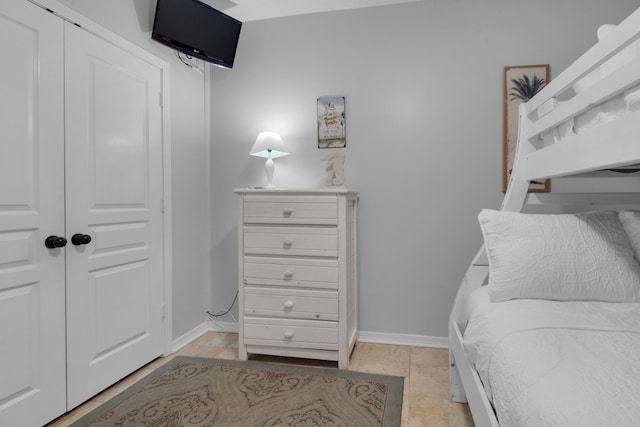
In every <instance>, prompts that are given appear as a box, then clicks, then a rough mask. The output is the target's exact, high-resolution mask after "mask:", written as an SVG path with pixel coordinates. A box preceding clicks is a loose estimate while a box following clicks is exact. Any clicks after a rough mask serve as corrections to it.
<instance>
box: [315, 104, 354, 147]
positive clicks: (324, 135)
mask: <svg viewBox="0 0 640 427" xmlns="http://www.w3.org/2000/svg"><path fill="white" fill-rule="evenodd" d="M317 108H318V110H317V111H318V115H317V125H318V148H344V147H346V146H347V133H346V132H347V129H346V117H345V97H344V96H321V97H319V98H318V100H317Z"/></svg>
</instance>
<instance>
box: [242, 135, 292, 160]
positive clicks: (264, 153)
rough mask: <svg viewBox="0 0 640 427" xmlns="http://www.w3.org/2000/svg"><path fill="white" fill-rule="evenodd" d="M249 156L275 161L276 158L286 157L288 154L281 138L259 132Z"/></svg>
mask: <svg viewBox="0 0 640 427" xmlns="http://www.w3.org/2000/svg"><path fill="white" fill-rule="evenodd" d="M249 154H251V155H252V156H259V157H268V158H272V159H275V158H277V157H282V156H286V155H287V154H289V151H288V149H287V146H286V145H284V141H283V140H282V137H281V136H280V135H279V134H277V133H275V132H270V131H265V132H260V134H258V137H257V138H256V142H254V143H253V147H251V151H249Z"/></svg>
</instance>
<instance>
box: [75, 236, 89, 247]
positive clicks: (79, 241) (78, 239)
mask: <svg viewBox="0 0 640 427" xmlns="http://www.w3.org/2000/svg"><path fill="white" fill-rule="evenodd" d="M89 242H91V236H89V235H88V234H81V233H76V234H74V235H73V236H71V243H73V244H74V245H76V246H78V245H86V244H87V243H89Z"/></svg>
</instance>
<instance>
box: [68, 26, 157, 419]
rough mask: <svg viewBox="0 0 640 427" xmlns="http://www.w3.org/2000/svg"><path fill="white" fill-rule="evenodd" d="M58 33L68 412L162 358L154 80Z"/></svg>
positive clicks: (125, 60) (128, 62)
mask: <svg viewBox="0 0 640 427" xmlns="http://www.w3.org/2000/svg"><path fill="white" fill-rule="evenodd" d="M65 25H66V26H65V61H66V62H65V64H66V71H65V73H66V74H65V88H66V94H65V110H66V125H65V126H66V128H65V132H66V154H65V158H66V201H67V210H66V211H67V214H66V224H67V236H68V238H69V240H70V241H69V245H68V246H67V345H68V347H67V370H68V375H67V381H68V382H67V384H68V407H69V409H71V408H73V407H75V406H77V405H78V404H80V403H81V402H83V401H84V400H86V399H87V398H89V397H91V396H92V395H94V394H96V393H97V392H99V391H100V390H102V389H104V388H105V387H107V386H109V385H110V384H112V383H114V382H115V381H117V380H118V379H120V378H122V377H123V376H125V375H127V374H128V373H130V372H132V371H134V370H136V369H138V368H139V367H141V366H143V365H144V364H146V363H148V362H149V361H151V360H153V359H154V358H156V357H158V356H160V355H161V353H162V352H163V349H164V347H163V346H164V342H163V339H164V330H163V322H164V320H163V290H164V288H163V266H162V255H163V254H162V248H163V232H162V144H161V136H162V134H161V132H162V127H161V120H162V114H161V113H162V112H161V106H160V104H161V100H160V94H161V85H160V84H161V77H162V75H161V70H160V69H159V68H157V67H155V66H152V65H150V64H149V63H147V62H145V61H143V60H141V59H139V58H138V57H136V56H134V55H132V54H129V53H127V52H125V51H123V50H121V49H119V48H117V47H115V46H113V45H112V44H110V43H108V42H105V41H103V40H102V39H98V38H97V37H95V36H93V35H91V34H89V33H88V32H86V31H84V30H82V29H80V28H77V27H75V26H74V25H71V24H68V23H67V24H65ZM74 234H79V235H81V236H82V235H86V236H89V237H90V238H91V242H89V243H83V242H82V241H80V242H78V243H79V244H78V245H75V244H72V242H71V239H72V236H73V235H74ZM85 242H86V241H85Z"/></svg>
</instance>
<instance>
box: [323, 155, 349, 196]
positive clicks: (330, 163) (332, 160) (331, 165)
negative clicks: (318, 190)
mask: <svg viewBox="0 0 640 427" xmlns="http://www.w3.org/2000/svg"><path fill="white" fill-rule="evenodd" d="M320 160H321V161H323V162H327V164H326V165H325V170H326V171H327V174H329V176H328V177H327V183H326V185H327V187H342V186H344V151H339V150H336V151H332V152H331V153H329V154H327V155H326V156H324V157H323V158H322V159H320Z"/></svg>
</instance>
